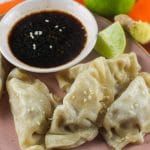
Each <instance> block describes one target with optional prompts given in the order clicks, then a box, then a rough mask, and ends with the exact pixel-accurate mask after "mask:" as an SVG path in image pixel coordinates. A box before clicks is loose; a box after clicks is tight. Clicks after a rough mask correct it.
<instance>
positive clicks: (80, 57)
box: [0, 0, 98, 73]
mask: <svg viewBox="0 0 150 150" xmlns="http://www.w3.org/2000/svg"><path fill="white" fill-rule="evenodd" d="M39 1H42V2H47V1H48V0H38V2H39ZM49 1H54V0H49ZM67 2H68V3H69V4H71V3H72V4H73V7H74V6H75V7H77V8H80V9H82V10H83V11H85V13H86V14H87V15H88V17H90V19H92V21H93V23H92V24H93V27H94V28H95V38H93V39H92V40H93V44H92V45H90V47H89V49H87V50H86V49H85V48H83V49H82V51H81V53H83V52H84V55H83V54H82V55H81V53H80V54H79V55H78V56H76V57H75V58H74V59H73V60H71V61H69V62H67V63H65V64H62V65H59V66H56V67H50V68H40V67H34V66H30V65H27V64H25V63H23V62H22V61H20V60H19V59H18V58H16V57H15V56H14V55H13V54H12V52H11V50H10V48H9V49H4V48H3V44H2V43H1V42H0V43H1V44H0V51H1V53H2V55H3V56H4V57H5V58H6V59H7V60H8V61H9V62H10V63H11V64H13V65H14V66H16V67H19V68H21V69H24V70H26V71H30V72H35V73H51V72H57V71H61V70H65V69H67V68H69V67H72V66H74V65H76V64H77V63H79V62H81V61H82V60H83V59H84V58H85V57H87V56H88V55H89V53H90V52H91V51H92V50H93V48H94V45H95V43H96V39H97V33H98V24H97V22H96V19H95V17H94V15H93V14H92V13H91V12H90V11H89V10H88V9H87V8H85V7H84V6H83V5H81V4H80V3H78V2H76V1H74V0H65V3H67ZM28 3H37V0H28V1H23V2H21V3H19V4H18V5H16V6H15V7H13V8H12V9H10V10H9V11H8V12H7V13H6V14H5V15H4V17H3V18H2V19H1V21H0V24H1V23H2V22H4V21H5V20H6V19H7V17H8V16H9V15H10V14H12V13H14V12H15V11H16V10H18V9H19V8H20V7H22V6H24V7H26V4H28ZM56 3H57V1H56ZM43 10H44V9H43ZM57 10H58V11H59V9H57ZM78 11H80V10H78ZM34 12H37V11H33V13H34ZM26 13H28V12H26ZM30 13H31V12H29V13H28V14H30ZM66 13H70V14H71V12H68V11H66ZM28 14H26V15H28ZM26 15H25V16H26ZM71 15H72V14H71ZM74 17H76V16H75V15H74ZM20 19H21V17H20ZM78 19H79V18H78ZM79 20H80V19H79ZM17 21H19V19H18V20H17ZM80 21H81V20H80ZM81 23H82V24H83V25H84V26H85V24H84V22H82V21H81ZM12 27H13V26H11V29H12ZM0 31H1V29H0ZM6 37H7V38H8V36H7V35H6ZM88 38H90V37H88V36H87V39H88ZM0 41H1V37H0ZM87 41H88V40H87ZM7 45H9V44H8V42H7ZM5 51H9V52H10V53H11V55H12V57H14V58H13V59H12V58H10V56H8V55H7V53H6V52H5ZM14 59H15V61H14ZM16 61H18V63H17V62H16Z"/></svg>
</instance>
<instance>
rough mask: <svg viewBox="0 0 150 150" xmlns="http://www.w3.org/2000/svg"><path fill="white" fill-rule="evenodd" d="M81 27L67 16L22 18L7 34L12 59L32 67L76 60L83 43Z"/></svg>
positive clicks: (46, 13)
mask: <svg viewBox="0 0 150 150" xmlns="http://www.w3.org/2000/svg"><path fill="white" fill-rule="evenodd" d="M86 34H87V33H86V30H85V27H84V26H83V25H82V23H81V22H80V21H79V20H78V19H76V18H75V17H73V16H72V15H70V14H67V13H65V12H61V11H43V12H39V13H34V14H30V15H28V16H26V17H25V18H23V19H21V20H20V21H18V22H17V23H16V24H15V26H14V27H13V28H12V30H11V31H10V35H9V37H8V42H9V46H10V49H11V51H12V53H13V54H14V56H15V57H16V58H18V59H19V60H21V61H22V62H24V63H25V64H28V65H30V66H34V67H40V68H49V67H56V66H59V65H63V64H65V63H67V62H69V61H71V60H73V59H74V58H76V57H77V56H78V55H79V54H80V52H81V51H82V49H83V48H84V45H85V43H86V40H87V35H86Z"/></svg>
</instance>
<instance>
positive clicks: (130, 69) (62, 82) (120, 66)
mask: <svg viewBox="0 0 150 150" xmlns="http://www.w3.org/2000/svg"><path fill="white" fill-rule="evenodd" d="M102 58H103V57H99V58H96V59H95V60H93V61H91V62H89V63H85V64H79V65H76V66H74V67H72V68H70V69H67V70H64V71H61V72H60V73H58V74H57V75H56V78H57V81H58V84H59V87H60V88H61V89H63V90H64V91H69V89H70V87H71V85H72V83H73V82H74V80H75V79H76V77H77V76H78V75H79V74H80V73H82V72H83V71H84V70H86V69H88V68H90V67H92V66H93V65H94V64H95V61H96V60H97V61H96V62H98V60H100V59H102ZM103 60H104V61H105V63H106V65H108V66H109V67H110V71H111V72H112V75H113V76H114V78H117V79H119V82H123V81H122V80H125V81H126V80H130V79H133V78H134V77H135V76H136V75H137V72H138V71H139V70H140V66H139V64H138V61H137V57H136V54H135V53H130V54H122V55H120V56H119V57H117V58H112V59H105V58H103ZM99 67H103V66H99ZM100 69H101V68H100Z"/></svg>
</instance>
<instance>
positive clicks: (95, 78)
mask: <svg viewBox="0 0 150 150" xmlns="http://www.w3.org/2000/svg"><path fill="white" fill-rule="evenodd" d="M112 63H113V65H112ZM139 69H140V67H139V64H138V63H137V59H136V57H135V55H134V54H130V55H127V54H125V55H123V56H122V57H121V58H116V59H113V60H107V61H106V59H105V58H103V57H100V58H98V59H95V60H94V61H93V62H92V63H90V64H89V67H87V68H86V69H83V70H82V72H81V73H79V74H78V75H77V76H76V79H75V80H74V82H73V84H72V86H71V87H70V89H69V92H68V93H67V94H66V96H65V97H64V100H63V104H62V105H60V106H58V107H57V108H56V109H55V111H54V114H53V118H52V124H51V127H50V130H49V132H48V133H47V135H46V140H45V142H46V148H48V149H51V148H63V149H68V148H72V147H76V146H79V145H81V144H83V143H84V142H86V141H90V140H92V139H94V138H95V136H96V135H97V133H98V128H99V126H101V123H102V120H103V117H104V114H105V112H106V109H107V107H108V106H109V105H110V104H111V103H112V102H113V101H114V97H115V96H116V95H117V93H118V91H121V90H122V89H124V88H126V87H127V85H128V84H129V82H130V80H131V79H132V78H134V77H135V76H136V75H137V74H138V71H139ZM114 70H115V71H114ZM121 73H122V74H121ZM121 78H122V80H121ZM119 87H120V88H119ZM87 135H90V136H87ZM71 137H72V138H71Z"/></svg>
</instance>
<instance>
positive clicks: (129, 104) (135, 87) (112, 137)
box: [102, 74, 150, 150]
mask: <svg viewBox="0 0 150 150" xmlns="http://www.w3.org/2000/svg"><path fill="white" fill-rule="evenodd" d="M147 75H148V74H147ZM149 77H150V75H149ZM149 84H150V83H149ZM149 108H150V91H149V88H148V87H147V85H146V82H145V80H144V78H143V77H141V76H138V77H136V78H135V79H134V80H133V81H132V82H131V83H130V85H129V86H128V88H127V89H126V91H125V92H123V94H122V95H121V96H120V97H119V98H118V99H117V100H116V101H115V102H114V103H113V104H112V105H111V106H110V107H109V108H108V111H107V113H106V115H105V118H104V122H103V127H104V129H103V130H102V131H103V132H102V135H103V136H104V138H105V140H106V141H107V143H108V144H109V145H110V146H112V147H114V148H115V149H116V150H120V149H122V148H123V147H124V146H126V145H127V144H129V143H142V142H143V141H144V138H143V137H144V135H145V134H146V133H149V132H150V109H149Z"/></svg>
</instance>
